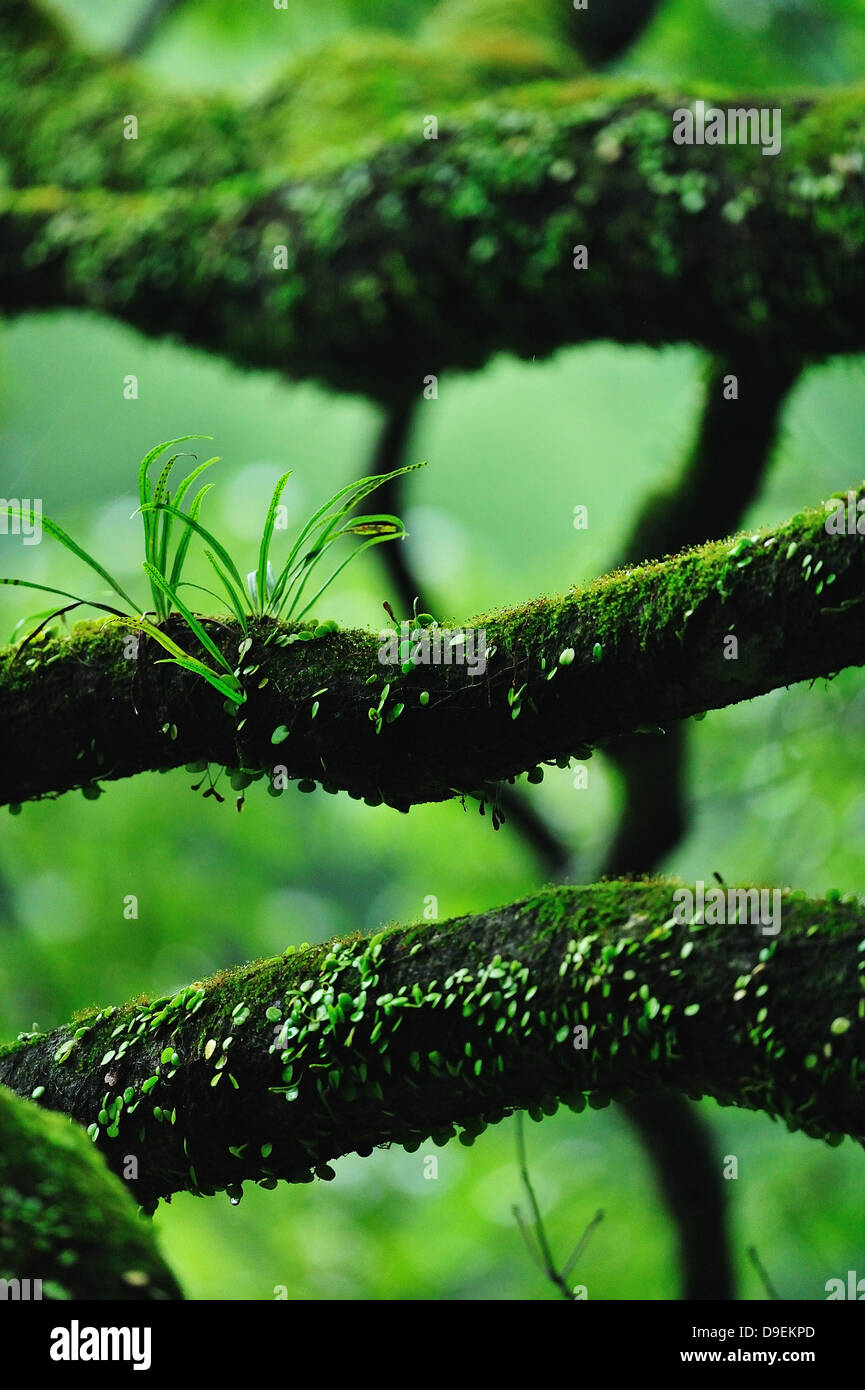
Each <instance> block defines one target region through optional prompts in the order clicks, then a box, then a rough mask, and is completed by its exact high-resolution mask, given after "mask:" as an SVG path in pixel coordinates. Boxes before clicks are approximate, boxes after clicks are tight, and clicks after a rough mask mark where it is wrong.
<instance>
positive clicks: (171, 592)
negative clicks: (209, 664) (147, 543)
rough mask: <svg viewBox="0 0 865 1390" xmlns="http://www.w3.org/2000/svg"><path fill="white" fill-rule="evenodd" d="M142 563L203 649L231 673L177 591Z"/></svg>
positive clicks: (228, 666) (228, 665)
mask: <svg viewBox="0 0 865 1390" xmlns="http://www.w3.org/2000/svg"><path fill="white" fill-rule="evenodd" d="M143 563H144V569H145V570H146V571H147V574H148V576H149V578H150V579H152V580H154V581H155V583H157V584H158V585H159V587H160V588H161V589H163V590H164V591H165V593H166V594H167V595H168V597H169V598H170V599H171V602H172V603H173V604H174V605H175V607H176V608H177V610H178V612H179V613H181V614H182V615H183V617H184V618H185V619H186V621H187V623H188V624H189V626H190V627H191V628H192V631H193V632H194V633H195V635H196V637H197V638H198V640H199V642H200V643H201V645H202V646H203V647H205V648H206V650H207V651H209V652H210V655H211V656H212V657H214V658H215V660H216V661H218V662H219V664H220V666H224V667H225V669H226V671H228V672H231V666H230V664H229V662H228V661H227V659H226V658H225V657H224V656H223V654H222V652H221V651H220V650H219V648H218V647H217V645H216V643H215V642H214V640H213V638H212V637H211V636H210V635H209V633H207V632H205V630H204V628H203V627H202V626H201V623H200V622H199V621H198V619H197V618H196V616H195V614H194V613H193V612H192V610H191V609H189V608H187V606H186V604H185V603H184V602H183V599H182V598H179V597H178V594H177V590H176V589H172V587H171V585H170V584H169V583H168V580H167V579H163V577H162V575H161V574H160V573H159V571H158V570H157V569H156V567H155V566H154V565H151V564H149V563H148V561H147V560H145V561H144V562H143ZM232 674H233V673H232Z"/></svg>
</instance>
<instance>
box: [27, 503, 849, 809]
mask: <svg viewBox="0 0 865 1390" xmlns="http://www.w3.org/2000/svg"><path fill="white" fill-rule="evenodd" d="M862 495H863V497H865V488H863V490H862ZM854 498H855V494H854ZM826 517H827V510H826V505H825V504H823V505H822V506H820V507H818V508H814V509H812V510H810V511H807V512H802V513H799V514H798V515H797V516H796V517H794V518H793V519H792V520H791V521H790V522H788V523H787V524H786V525H784V526H782V527H780V528H773V529H772V530H771V531H762V532H758V533H755V534H754V535H753V536H751V537H748V536H745V537H742V538H740V539H739V540H737V541H734V542H733V543H732V544H731V542H730V541H729V540H726V541H713V542H710V543H708V544H706V545H704V546H701V547H699V548H696V549H694V550H691V551H687V552H685V553H683V554H682V555H679V556H676V557H674V558H672V559H668V560H665V561H663V562H654V563H651V564H647V565H643V566H640V567H639V568H636V569H633V570H621V571H617V572H616V573H614V574H612V575H609V576H608V577H606V578H604V579H599V580H596V581H595V582H594V583H593V584H591V585H590V586H589V587H588V588H587V589H584V590H581V591H578V590H573V591H572V592H571V593H570V594H569V595H567V596H566V597H565V598H540V599H536V600H535V601H533V602H532V603H529V604H526V605H524V606H523V607H521V608H516V609H511V610H508V611H504V612H501V611H500V612H498V613H492V614H489V615H482V616H480V617H478V618H475V619H474V620H473V622H472V624H471V625H470V627H467V628H465V629H463V631H464V632H465V634H466V641H465V644H464V648H459V649H458V650H464V651H465V652H466V653H467V664H463V665H456V664H452V665H444V664H429V665H420V666H417V667H416V668H415V669H414V670H412V671H410V672H408V673H407V674H406V675H402V674H400V668H399V666H398V665H383V664H382V662H381V660H380V659H379V658H380V655H381V651H380V642H381V639H380V638H379V639H377V638H375V637H374V636H373V635H372V634H369V633H362V632H356V631H354V632H352V631H342V632H334V633H331V634H328V635H326V636H322V637H321V638H318V639H314V640H313V641H306V642H295V643H294V645H291V646H279V645H277V642H276V641H272V642H270V643H269V644H268V643H266V641H265V639H266V638H267V637H272V636H274V634H280V633H281V632H282V629H280V628H279V627H278V626H277V625H275V624H274V623H273V622H272V621H270V620H267V621H265V622H260V621H259V622H256V623H254V624H253V625H252V627H251V631H252V632H253V634H254V639H255V640H254V644H253V647H252V649H251V650H250V651H249V653H248V654H247V656H246V658H245V660H247V661H248V662H249V663H250V664H251V665H253V666H257V667H258V669H257V670H256V672H255V675H254V677H252V678H251V682H250V685H249V691H248V699H247V703H246V705H245V706H244V707H243V714H244V719H245V723H244V725H243V728H242V730H241V731H238V728H237V725H236V723H235V721H234V720H233V719H232V718H230V717H229V716H228V715H227V714H226V713H225V711H224V709H223V701H222V698H221V696H219V695H218V694H217V693H216V692H215V691H213V689H212V688H211V687H210V686H209V685H207V684H206V683H205V682H204V681H202V680H201V679H200V678H199V677H196V676H191V675H190V674H189V673H187V672H186V671H182V670H180V668H178V667H176V666H173V665H170V664H169V665H166V664H157V660H158V659H159V658H162V656H163V654H162V650H161V648H155V646H154V644H153V643H152V641H151V639H145V638H142V639H141V643H140V645H139V647H138V655H137V658H134V650H135V649H134V644H130V643H129V635H128V633H125V632H124V630H123V628H122V627H119V626H116V625H112V622H111V621H109V622H108V623H105V622H96V623H85V624H81V625H79V626H76V628H75V629H74V630H73V633H72V635H71V637H70V638H69V639H66V640H56V641H49V642H46V643H44V644H42V646H41V647H40V648H39V650H38V651H35V650H34V648H33V647H32V646H31V647H29V648H25V649H24V650H23V651H22V650H21V649H19V648H11V649H10V648H6V649H5V650H4V651H3V652H0V740H2V742H0V767H2V774H0V776H2V784H0V804H3V803H11V804H17V803H20V802H23V801H25V800H29V799H31V798H35V797H39V796H43V795H45V794H50V793H56V792H60V791H65V790H68V789H70V788H73V787H87V788H90V787H92V784H93V783H95V782H97V781H101V780H113V779H116V778H119V777H127V776H131V775H132V774H133V773H137V772H142V771H144V770H146V769H157V768H169V767H177V766H180V765H182V764H184V763H189V762H193V761H195V760H198V759H206V760H207V761H209V762H215V763H220V764H223V765H225V766H227V767H230V768H245V769H248V770H250V771H252V772H257V773H258V774H259V775H264V773H265V772H266V771H269V772H271V773H272V772H273V770H274V768H275V767H278V768H281V769H284V772H282V773H281V774H280V776H281V777H282V778H284V779H294V778H297V779H303V782H304V785H303V786H302V789H303V790H311V789H312V787H311V785H310V784H311V782H314V781H318V782H321V784H322V786H323V787H324V789H325V790H329V791H335V790H339V789H345V790H348V791H349V793H350V794H352V795H353V796H355V797H365V798H366V799H368V800H369V801H370V802H371V803H372V804H378V803H379V802H380V801H381V800H384V801H386V802H387V803H388V804H390V805H393V806H396V807H398V808H399V809H401V810H407V809H408V808H409V806H410V805H412V804H416V803H420V802H425V801H442V800H447V799H448V798H449V797H451V796H452V795H453V794H454V792H455V791H456V792H457V793H463V792H464V793H467V794H469V795H474V794H478V795H480V796H482V797H484V798H485V799H488V800H491V801H494V800H495V786H494V782H495V781H496V780H499V779H506V778H510V777H514V776H515V775H516V774H518V773H520V772H522V771H524V770H526V769H532V768H534V767H536V766H537V765H538V764H539V763H541V762H543V761H554V760H557V759H562V758H564V759H567V757H568V755H577V756H586V755H587V754H588V753H590V751H591V746H592V745H594V746H597V745H599V744H600V743H602V742H605V741H608V740H610V739H612V738H615V737H617V736H619V735H621V734H624V733H628V732H633V731H635V730H638V731H639V730H643V729H646V730H649V731H655V732H657V730H658V729H659V728H660V729H663V728H664V726H665V725H666V724H668V723H669V722H670V721H671V720H679V719H684V718H687V717H688V716H689V715H694V714H701V713H703V712H704V711H705V710H707V709H720V708H722V707H724V706H725V705H729V704H735V703H737V702H739V701H741V700H746V699H751V698H753V697H754V696H756V695H762V694H765V693H766V692H767V691H769V690H774V689H776V688H778V687H779V686H783V685H790V684H792V683H793V682H796V681H803V680H812V679H814V678H815V677H819V676H829V675H831V674H833V673H835V672H837V671H839V670H841V669H842V668H843V667H845V666H849V665H861V664H863V663H865V604H863V602H862V593H863V584H865V549H863V546H862V544H861V540H860V538H859V536H858V535H856V534H854V535H847V534H844V535H835V534H828V533H827V532H826V530H825V521H826ZM210 626H211V631H212V633H213V635H214V638H215V640H216V641H217V642H218V643H221V644H222V648H223V650H224V652H225V653H226V655H227V659H229V660H230V661H231V662H232V663H233V664H236V663H237V658H238V651H237V643H238V639H239V633H238V630H237V628H236V625H235V626H233V627H230V626H228V625H227V624H225V623H223V622H217V621H215V620H211V621H210ZM168 627H169V629H170V630H171V632H172V633H173V634H174V636H175V638H179V639H180V642H181V645H185V646H186V648H187V649H188V650H194V649H195V645H194V640H193V637H192V633H191V631H190V630H189V629H188V628H187V627H186V625H185V623H184V622H183V620H182V619H180V618H173V619H171V620H170V622H169V624H168ZM481 632H483V633H485V643H486V648H487V653H488V655H487V660H486V670H485V672H479V673H477V674H475V675H471V674H468V671H469V669H470V668H469V665H468V658H470V657H471V648H470V639H471V640H472V641H474V642H475V644H476V645H475V657H477V656H478V654H479V653H480V651H481V639H480V635H479V634H480V633H481ZM283 640H285V638H284V636H283ZM733 641H735V642H736V643H737V644H738V647H737V653H738V654H737V657H736V659H731V658H730V653H731V652H732V650H733V647H732V646H731V642H733ZM381 647H382V649H383V648H384V644H383V643H382V644H381ZM493 647H494V648H495V651H494V653H493V654H492V655H489V651H490V649H491V648H493ZM124 651H126V652H129V653H130V655H131V656H133V658H134V659H126V658H125V656H124ZM452 653H453V648H452V647H451V646H450V645H449V643H447V642H445V643H444V644H443V645H442V647H441V651H440V652H439V653H438V654H437V653H436V652H435V650H434V649H433V648H432V646H430V649H429V651H428V652H427V656H428V659H429V660H430V661H434V660H435V658H436V657H437V655H438V656H439V657H441V658H442V659H443V658H444V656H445V654H452ZM571 653H573V656H572V659H571V660H570V663H569V664H558V665H557V663H561V659H562V655H563V654H564V656H565V658H568V657H569V656H570V654H571ZM385 654H386V655H387V653H385ZM202 655H203V656H206V655H207V654H206V653H202ZM208 659H212V658H208ZM163 660H164V659H163ZM476 669H477V668H476ZM553 675H554V679H550V677H551V676H553ZM263 680H266V681H267V682H268V683H267V685H266V686H265V688H263V689H262V688H260V686H261V682H262V681H263ZM385 686H387V687H388V688H387V689H385ZM424 691H427V692H428V694H429V701H428V703H424V702H422V701H421V698H420V697H421V694H422V693H423V692H424ZM316 701H317V703H316V704H315V708H313V706H314V703H315V702H316ZM400 706H402V709H400V708H399V707H400ZM379 707H380V718H381V723H380V732H379V733H376V732H375V729H376V722H374V721H373V719H372V718H371V713H373V714H374V713H375V712H376V710H377V709H379ZM388 716H390V719H389V718H388ZM276 731H280V732H279V734H278V735H277V737H279V738H283V741H282V742H279V743H278V745H276V746H275V745H274V743H273V741H272V739H273V736H274V734H275V733H276ZM284 731H288V732H287V736H284Z"/></svg>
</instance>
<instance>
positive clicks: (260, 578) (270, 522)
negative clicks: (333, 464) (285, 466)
mask: <svg viewBox="0 0 865 1390" xmlns="http://www.w3.org/2000/svg"><path fill="white" fill-rule="evenodd" d="M290 477H291V472H290V471H289V472H288V473H283V475H282V477H281V478H280V479H279V481H278V483H277V484H276V487H275V488H274V489H273V496H272V497H271V499H270V506H269V507H268V509H267V516H266V517H265V518H264V530H263V531H262V533H261V544H260V546H259V548H258V569H257V572H256V585H257V590H258V609H259V612H261V613H263V612H264V611H265V609H266V608H267V561H268V558H269V556H270V547H271V543H272V541H273V527H274V523H275V521H276V512H277V508H278V507H279V502H280V498H281V497H282V494H283V492H284V490H285V485H286V483H287V482H288V480H289V478H290Z"/></svg>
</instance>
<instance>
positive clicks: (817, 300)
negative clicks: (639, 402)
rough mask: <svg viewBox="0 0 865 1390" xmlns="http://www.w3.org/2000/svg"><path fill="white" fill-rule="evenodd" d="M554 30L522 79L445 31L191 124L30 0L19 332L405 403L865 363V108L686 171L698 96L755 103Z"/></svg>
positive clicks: (13, 107) (381, 44)
mask: <svg viewBox="0 0 865 1390" xmlns="http://www.w3.org/2000/svg"><path fill="white" fill-rule="evenodd" d="M514 8H516V9H520V7H519V6H517V7H514ZM536 8H537V7H536V6H534V5H532V6H523V7H522V9H523V10H524V11H525V14H524V16H523V18H524V19H525V20H526V23H525V26H524V27H525V30H526V38H525V42H524V43H516V44H513V43H511V44H508V43H503V44H499V45H498V46H497V45H496V44H494V45H493V48H492V53H491V52H490V51H487V50H485V49H484V45H481V49H480V50H479V51H476V50H475V48H473V47H472V46H471V45H469V46H468V48H466V45H465V44H464V43H462V42H456V40H454V41H453V43H452V44H451V45H450V46H449V44H448V42H445V40H444V39H443V38H440V39H439V40H437V41H434V38H435V33H436V28H435V25H431V28H430V35H428V36H427V39H426V40H425V41H423V42H421V43H420V44H415V43H413V42H411V41H408V40H402V39H397V38H396V37H395V36H389V37H387V38H383V37H382V36H380V35H372V36H370V35H357V36H354V37H353V38H352V39H351V40H350V41H349V40H341V41H339V42H338V43H335V44H332V45H331V46H330V47H329V48H327V49H325V50H322V51H321V52H316V54H314V55H312V57H310V56H308V55H307V56H305V57H303V58H301V59H298V60H297V61H296V62H295V63H294V64H293V65H292V66H291V67H290V69H288V70H287V71H286V73H285V75H284V76H283V77H282V78H281V79H280V80H279V81H278V82H277V83H275V84H274V86H273V88H272V89H271V90H270V91H269V92H268V93H267V94H266V95H265V96H263V97H260V98H257V99H256V101H254V102H252V103H249V104H247V105H242V104H239V103H238V102H236V101H233V100H231V99H229V98H227V97H224V96H221V95H217V96H214V97H194V98H187V97H183V96H180V95H179V94H176V93H174V92H172V93H171V96H170V99H167V97H166V92H165V91H164V90H163V89H161V88H159V87H158V86H153V84H148V83H147V82H145V81H144V79H143V78H142V77H141V76H140V75H138V74H137V73H136V72H135V71H134V70H132V69H130V68H129V67H128V66H126V65H124V64H118V63H112V62H111V61H110V60H105V59H97V58H90V57H87V56H86V55H82V54H79V53H77V52H74V51H69V50H68V49H67V48H66V47H65V45H64V42H63V40H62V37H60V36H59V35H58V33H57V32H56V31H55V30H53V29H52V28H51V27H50V26H47V27H46V28H45V30H44V32H42V31H41V30H40V29H39V26H38V24H37V22H36V20H35V18H34V13H35V12H30V14H29V18H28V16H27V14H25V12H26V11H29V7H26V6H24V7H22V6H21V5H20V4H18V3H11V0H6V3H4V4H0V32H2V31H4V30H5V31H7V34H8V31H9V30H10V29H11V31H12V41H11V42H10V43H9V46H8V49H7V50H6V52H5V56H4V59H3V60H0V155H2V156H3V158H4V159H5V161H6V163H7V166H8V168H9V170H10V175H9V185H10V186H8V187H6V188H5V189H3V190H2V193H0V308H2V310H3V311H4V312H6V313H9V314H17V313H22V312H26V311H28V310H41V309H45V308H50V307H61V306H67V305H68V306H79V307H88V308H92V309H96V310H98V311H100V312H104V313H107V314H111V315H114V316H117V317H119V318H122V319H124V320H125V321H127V322H129V323H131V324H133V325H135V326H136V327H138V328H139V329H141V330H142V331H144V332H145V333H148V334H151V335H165V334H174V335H177V336H179V337H180V338H182V339H184V340H185V341H187V342H190V343H193V344H197V345H201V346H203V347H205V348H207V349H208V350H210V351H215V352H219V353H222V354H224V355H225V356H227V357H230V358H232V359H233V360H235V361H237V362H239V363H242V364H244V365H247V366H259V367H269V368H276V369H278V370H280V371H282V372H285V373H287V374H288V375H291V376H295V377H302V378H306V377H315V378H318V379H320V380H321V381H323V382H326V383H327V384H329V385H330V386H331V387H334V388H337V389H342V390H349V391H362V392H364V393H366V394H368V395H369V396H370V397H373V398H376V399H379V400H381V401H384V402H394V401H398V400H402V399H404V398H405V395H406V392H407V391H412V390H415V391H417V392H418V393H420V391H421V390H422V387H423V379H424V377H425V376H427V375H429V374H431V373H438V372H440V371H441V370H443V369H446V368H452V367H459V368H476V367H479V366H481V365H482V364H483V363H484V362H486V361H487V360H488V359H489V357H490V356H491V355H492V354H493V353H495V352H498V351H503V350H504V351H510V352H513V353H516V354H518V355H523V356H534V357H538V356H543V355H545V354H548V353H550V352H552V351H554V350H555V349H557V348H559V347H561V346H563V345H565V344H572V343H577V342H583V341H587V340H591V339H595V338H605V339H610V338H612V339H616V340H618V341H621V342H644V343H650V344H661V343H666V342H670V341H682V340H686V341H692V342H696V343H701V344H703V345H704V346H705V347H707V348H709V349H710V350H712V351H717V352H719V353H724V354H726V355H731V356H735V355H736V353H738V352H740V351H749V352H751V353H752V354H753V352H754V351H758V352H762V351H763V349H764V345H765V340H766V334H767V332H769V331H771V334H772V338H773V342H774V344H775V347H774V349H773V350H774V352H775V355H776V356H777V355H778V354H779V353H780V352H782V351H783V350H784V345H787V344H789V345H796V346H795V348H794V347H792V346H791V347H790V351H791V353H792V352H794V351H795V352H796V353H798V354H800V355H801V353H802V351H803V348H802V345H807V347H806V354H807V356H809V357H811V358H819V357H821V356H825V355H827V354H831V353H840V352H849V351H856V350H859V349H861V348H862V347H863V346H865V328H863V324H865V268H863V258H862V254H861V248H862V244H863V240H865V200H863V198H862V178H863V174H862V146H863V134H865V102H863V96H862V92H861V91H860V90H858V89H857V90H851V91H841V92H832V93H829V94H827V95H825V96H821V97H819V98H805V97H802V96H797V97H788V96H779V97H777V98H775V97H772V98H771V99H770V98H767V97H766V96H763V97H761V98H760V99H759V100H757V101H756V104H757V105H758V106H759V105H762V106H765V105H767V104H771V105H778V106H780V109H781V112H782V129H783V146H782V151H781V153H780V154H779V155H777V156H775V157H765V156H764V155H763V154H762V151H761V148H760V147H759V146H753V145H742V146H736V145H726V146H724V145H720V146H714V145H713V146H705V145H692V146H686V145H676V144H674V143H673V140H672V128H673V120H672V113H673V111H674V110H675V109H677V108H678V107H680V106H684V105H688V104H689V103H691V102H693V100H694V97H695V96H696V95H699V96H701V97H706V96H711V99H712V100H715V101H716V102H717V104H719V105H721V106H723V107H725V108H726V107H741V106H746V107H747V106H749V105H753V104H754V103H753V102H751V101H750V100H749V99H748V98H747V97H742V96H741V95H733V94H730V93H720V92H714V93H711V94H709V93H707V92H706V91H704V90H703V89H702V88H701V90H700V91H699V92H698V93H687V92H673V91H668V90H666V89H664V90H658V89H656V88H652V87H650V86H647V85H646V84H645V83H634V82H625V83H623V82H621V81H618V80H614V79H610V80H607V79H597V78H591V79H585V78H579V77H575V76H574V74H575V73H576V72H577V71H578V67H579V64H578V60H577V59H576V57H575V55H573V53H572V52H571V51H570V50H569V49H568V47H567V44H555V43H553V45H552V47H551V46H550V42H548V41H547V40H546V39H544V40H543V41H538V40H537V36H536V35H535V36H533V34H532V32H531V29H532V25H531V24H529V22H528V20H529V18H530V17H531V15H532V14H534V13H535V10H536ZM547 9H548V10H549V11H550V14H549V16H548V19H549V22H550V23H555V24H557V23H559V22H560V18H561V13H563V12H562V9H561V6H560V5H558V4H555V5H548V6H547ZM545 13H546V11H545ZM22 15H23V16H24V18H25V19H26V20H27V23H28V24H30V25H31V26H32V30H33V32H31V31H30V30H27V31H26V32H27V41H26V42H20V43H17V44H16V42H15V39H16V35H17V33H18V31H17V29H16V25H17V24H19V23H20V22H22ZM10 16H11V17H12V18H10ZM546 23H547V20H544V24H546ZM457 30H458V31H459V26H457ZM443 32H444V34H447V33H448V32H449V31H448V28H447V26H444V30H443ZM551 54H552V55H553V56H552V57H551V56H550V55H551ZM395 72H398V73H399V74H400V81H399V82H395V81H394V73H395ZM539 77H543V78H545V79H547V80H545V81H544V82H543V83H537V82H536V83H535V84H534V85H532V84H531V79H535V78H539ZM526 83H528V85H519V84H526ZM514 84H516V85H514ZM503 88H504V89H507V90H506V91H505V92H504V94H503ZM466 94H471V96H472V98H474V100H473V101H471V102H467V100H466ZM478 99H483V100H478ZM430 115H434V116H435V118H436V119H437V120H438V122H439V129H438V131H437V138H435V139H427V138H424V135H425V129H426V130H427V133H429V131H428V129H427V128H426V127H425V124H424V122H425V120H426V118H427V117H428V116H430ZM127 116H134V117H135V119H136V120H137V122H138V126H137V133H136V138H131V139H125V138H124V120H125V119H126V117H127ZM578 245H584V246H586V247H587V249H588V265H587V268H586V269H579V270H578V269H575V268H574V247H575V246H578ZM279 248H283V249H282V250H280V249H279ZM383 248H386V249H385V250H383ZM469 329H470V331H468V330H469Z"/></svg>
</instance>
